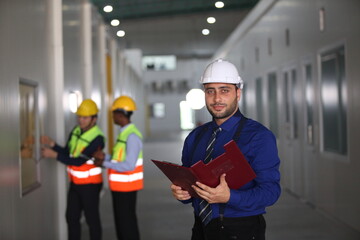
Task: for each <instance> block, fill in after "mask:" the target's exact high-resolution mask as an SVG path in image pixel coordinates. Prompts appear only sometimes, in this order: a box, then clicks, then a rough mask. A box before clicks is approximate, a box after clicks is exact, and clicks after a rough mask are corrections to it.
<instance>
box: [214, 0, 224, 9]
mask: <svg viewBox="0 0 360 240" xmlns="http://www.w3.org/2000/svg"><path fill="white" fill-rule="evenodd" d="M224 6H225V4H224V3H223V2H221V1H218V2H216V3H215V7H217V8H223V7H224Z"/></svg>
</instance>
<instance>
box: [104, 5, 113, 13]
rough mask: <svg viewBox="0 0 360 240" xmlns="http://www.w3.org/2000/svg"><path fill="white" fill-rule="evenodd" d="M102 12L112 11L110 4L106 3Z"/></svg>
mask: <svg viewBox="0 0 360 240" xmlns="http://www.w3.org/2000/svg"><path fill="white" fill-rule="evenodd" d="M103 10H104V12H107V13H109V12H112V10H113V7H112V6H111V5H107V6H105V7H104V9H103Z"/></svg>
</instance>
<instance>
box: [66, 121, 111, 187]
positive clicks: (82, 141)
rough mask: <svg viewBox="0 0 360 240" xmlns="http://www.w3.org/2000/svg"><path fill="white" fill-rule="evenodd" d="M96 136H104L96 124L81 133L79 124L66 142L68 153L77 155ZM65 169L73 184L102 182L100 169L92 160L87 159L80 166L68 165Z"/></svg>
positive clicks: (73, 155)
mask: <svg viewBox="0 0 360 240" xmlns="http://www.w3.org/2000/svg"><path fill="white" fill-rule="evenodd" d="M98 136H104V134H103V133H102V131H101V130H100V128H99V127H98V126H96V125H95V126H94V127H92V128H91V129H89V130H88V131H86V132H84V133H82V134H81V129H80V127H79V126H77V127H76V128H74V130H73V131H72V133H71V138H70V141H69V142H68V147H69V149H70V155H71V156H72V157H79V156H80V155H81V153H82V152H83V151H84V149H85V148H87V147H88V146H89V145H90V143H91V142H92V141H93V140H94V139H95V138H96V137H98ZM88 157H89V156H88ZM67 169H68V174H69V178H70V181H72V182H73V183H75V184H94V183H102V174H101V172H102V170H101V168H100V167H96V166H95V165H94V161H93V160H88V161H86V162H85V163H84V164H83V165H81V166H68V168H67Z"/></svg>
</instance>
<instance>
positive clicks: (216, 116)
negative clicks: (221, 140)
mask: <svg viewBox="0 0 360 240" xmlns="http://www.w3.org/2000/svg"><path fill="white" fill-rule="evenodd" d="M214 105H222V106H224V105H225V107H227V105H226V104H221V103H215V104H211V107H212V106H214ZM206 108H207V110H208V111H209V112H210V114H211V116H212V117H213V118H214V119H224V118H228V117H230V116H231V115H232V114H233V113H234V112H235V110H236V109H237V108H238V103H237V100H236V98H235V100H234V101H233V102H232V103H231V104H230V107H229V108H226V109H225V112H216V111H214V110H213V109H211V108H210V107H209V105H208V104H206Z"/></svg>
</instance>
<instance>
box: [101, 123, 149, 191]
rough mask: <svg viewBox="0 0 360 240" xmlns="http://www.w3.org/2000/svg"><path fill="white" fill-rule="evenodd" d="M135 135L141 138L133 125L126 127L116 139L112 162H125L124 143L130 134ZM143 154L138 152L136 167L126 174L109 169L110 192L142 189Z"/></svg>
mask: <svg viewBox="0 0 360 240" xmlns="http://www.w3.org/2000/svg"><path fill="white" fill-rule="evenodd" d="M133 133H134V134H136V135H137V136H138V137H139V138H142V135H141V133H140V131H139V130H138V129H137V128H136V126H135V125H134V124H130V125H128V126H127V127H126V128H125V129H124V131H122V132H121V133H120V134H119V135H118V138H117V141H116V144H115V146H114V148H113V154H112V162H124V161H126V141H127V139H128V137H129V135H130V134H133ZM143 171H144V170H143V152H142V150H141V151H140V153H139V155H138V159H137V162H136V166H135V169H134V170H131V171H126V172H118V171H116V170H114V169H111V168H109V170H108V176H109V186H110V190H111V191H115V192H132V191H137V190H140V189H143V187H144V181H143V175H144V174H143Z"/></svg>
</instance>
